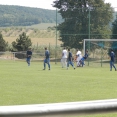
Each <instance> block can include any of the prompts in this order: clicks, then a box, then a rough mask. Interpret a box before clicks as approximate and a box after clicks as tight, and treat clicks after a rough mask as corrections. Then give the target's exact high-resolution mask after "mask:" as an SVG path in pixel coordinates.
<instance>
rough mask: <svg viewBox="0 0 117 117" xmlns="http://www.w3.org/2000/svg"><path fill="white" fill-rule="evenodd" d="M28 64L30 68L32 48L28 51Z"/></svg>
mask: <svg viewBox="0 0 117 117" xmlns="http://www.w3.org/2000/svg"><path fill="white" fill-rule="evenodd" d="M26 56H27V57H26V62H27V63H28V66H30V60H31V56H32V51H31V48H29V49H28V51H27V52H26Z"/></svg>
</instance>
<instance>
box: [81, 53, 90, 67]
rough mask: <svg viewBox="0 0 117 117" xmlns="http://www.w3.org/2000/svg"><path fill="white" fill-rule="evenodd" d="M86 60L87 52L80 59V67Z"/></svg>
mask: <svg viewBox="0 0 117 117" xmlns="http://www.w3.org/2000/svg"><path fill="white" fill-rule="evenodd" d="M87 58H88V51H86V53H85V55H84V56H83V57H82V58H81V60H80V64H81V65H82V67H83V66H84V61H85V60H86V59H87Z"/></svg>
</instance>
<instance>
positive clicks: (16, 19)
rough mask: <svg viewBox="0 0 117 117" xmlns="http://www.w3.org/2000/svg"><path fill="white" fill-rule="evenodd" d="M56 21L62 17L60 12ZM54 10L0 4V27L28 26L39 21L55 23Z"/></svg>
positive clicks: (59, 20)
mask: <svg viewBox="0 0 117 117" xmlns="http://www.w3.org/2000/svg"><path fill="white" fill-rule="evenodd" d="M57 16H58V22H61V20H62V18H61V16H60V14H58V15H57ZM55 22H56V10H48V9H41V8H31V7H23V6H14V5H0V27H7V26H30V25H34V24H39V23H55Z"/></svg>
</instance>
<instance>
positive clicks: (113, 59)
mask: <svg viewBox="0 0 117 117" xmlns="http://www.w3.org/2000/svg"><path fill="white" fill-rule="evenodd" d="M114 61H115V53H114V52H113V50H112V49H111V53H110V71H112V67H114V69H115V71H117V69H116V67H115V65H114Z"/></svg>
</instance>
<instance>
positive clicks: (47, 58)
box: [43, 48, 50, 70]
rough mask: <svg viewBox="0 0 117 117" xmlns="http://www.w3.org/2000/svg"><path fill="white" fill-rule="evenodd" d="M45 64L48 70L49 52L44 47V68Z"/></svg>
mask: <svg viewBox="0 0 117 117" xmlns="http://www.w3.org/2000/svg"><path fill="white" fill-rule="evenodd" d="M46 64H48V68H49V70H50V53H49V50H47V48H45V59H44V69H43V70H45V69H46Z"/></svg>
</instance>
